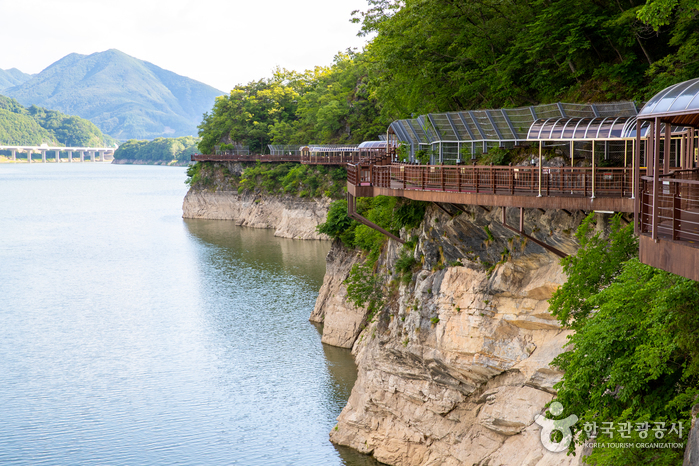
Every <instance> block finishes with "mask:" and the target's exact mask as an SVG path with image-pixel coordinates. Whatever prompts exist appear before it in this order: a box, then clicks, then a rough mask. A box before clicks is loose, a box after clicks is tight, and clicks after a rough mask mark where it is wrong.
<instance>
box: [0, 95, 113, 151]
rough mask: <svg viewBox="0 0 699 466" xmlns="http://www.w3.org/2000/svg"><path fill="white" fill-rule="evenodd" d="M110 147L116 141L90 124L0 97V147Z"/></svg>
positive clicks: (79, 119)
mask: <svg viewBox="0 0 699 466" xmlns="http://www.w3.org/2000/svg"><path fill="white" fill-rule="evenodd" d="M43 143H46V144H49V145H52V146H64V145H67V146H80V147H111V146H113V145H115V143H116V141H115V140H114V139H113V138H111V137H109V136H105V135H104V134H102V132H101V131H100V130H99V128H97V126H95V125H94V124H93V123H92V122H90V121H88V120H84V119H82V118H80V117H77V116H71V115H64V114H63V113H61V112H57V111H55V110H46V109H45V108H41V107H37V106H34V105H32V106H31V107H29V108H24V107H23V106H22V105H20V104H19V102H17V101H16V100H14V99H11V98H9V97H5V96H3V95H0V144H3V145H39V144H43Z"/></svg>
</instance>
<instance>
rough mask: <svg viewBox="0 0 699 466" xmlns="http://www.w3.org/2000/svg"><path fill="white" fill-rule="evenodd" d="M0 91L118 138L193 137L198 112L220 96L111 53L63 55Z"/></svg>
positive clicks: (201, 85)
mask: <svg viewBox="0 0 699 466" xmlns="http://www.w3.org/2000/svg"><path fill="white" fill-rule="evenodd" d="M3 93H4V94H5V95H8V96H9V97H12V98H15V99H16V100H17V101H18V102H20V103H21V104H22V105H26V106H29V105H37V106H41V107H46V108H51V109H55V110H59V111H61V112H65V113H69V114H74V115H78V116H80V117H82V118H86V119H88V120H90V121H92V122H93V123H95V124H96V125H97V126H98V127H99V128H100V129H101V130H102V131H103V132H104V133H106V134H109V135H110V136H112V137H115V138H117V139H121V140H126V139H152V138H156V137H179V136H188V135H196V134H197V126H198V125H199V123H200V122H201V120H202V115H203V114H204V112H207V111H209V110H210V109H211V108H212V107H213V104H214V100H215V97H216V96H218V95H223V94H224V92H222V91H219V90H218V89H215V88H213V87H211V86H209V85H207V84H204V83H201V82H199V81H196V80H193V79H190V78H187V77H185V76H181V75H178V74H176V73H174V72H172V71H169V70H165V69H163V68H161V67H159V66H157V65H155V64H153V63H150V62H146V61H143V60H139V59H137V58H135V57H132V56H130V55H127V54H125V53H123V52H121V51H119V50H116V49H110V50H107V51H105V52H96V53H93V54H90V55H81V54H77V53H71V54H68V55H66V56H65V57H63V58H61V59H59V60H57V61H56V62H54V63H52V64H51V65H49V66H48V67H46V68H45V69H44V70H42V71H41V72H40V73H38V74H36V75H33V76H31V78H30V79H28V80H26V81H24V82H22V83H21V84H18V85H15V86H13V87H10V88H7V89H5V90H4V91H3Z"/></svg>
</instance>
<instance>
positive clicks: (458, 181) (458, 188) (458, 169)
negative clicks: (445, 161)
mask: <svg viewBox="0 0 699 466" xmlns="http://www.w3.org/2000/svg"><path fill="white" fill-rule="evenodd" d="M456 192H457V193H460V192H461V167H460V166H458V165H457V166H456Z"/></svg>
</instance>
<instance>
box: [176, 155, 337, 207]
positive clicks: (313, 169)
mask: <svg viewBox="0 0 699 466" xmlns="http://www.w3.org/2000/svg"><path fill="white" fill-rule="evenodd" d="M195 166H201V167H200V168H197V170H200V171H198V172H197V173H199V176H198V177H197V178H196V179H195V181H191V180H190V181H189V183H188V184H190V186H196V185H197V183H200V184H202V186H207V187H210V186H212V185H214V182H215V179H218V182H219V183H222V184H221V187H222V188H224V189H236V190H237V191H238V193H244V192H245V191H258V190H260V191H263V192H267V193H269V194H290V195H298V196H300V197H320V196H323V195H327V196H329V197H331V198H335V199H337V198H340V197H342V196H343V194H344V190H345V186H346V182H345V180H344V179H339V180H338V178H339V177H338V174H339V175H342V174H344V173H346V172H344V169H333V170H328V169H327V168H325V167H322V166H311V165H302V164H297V163H260V162H257V163H251V164H244V166H245V168H244V169H243V173H242V175H236V174H231V173H229V172H228V170H227V169H226V168H225V167H224V166H223V165H221V164H214V163H209V162H205V163H202V162H197V163H196V164H195ZM190 170H194V169H190ZM193 173H194V172H193Z"/></svg>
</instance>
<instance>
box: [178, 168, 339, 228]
mask: <svg viewBox="0 0 699 466" xmlns="http://www.w3.org/2000/svg"><path fill="white" fill-rule="evenodd" d="M214 166H215V167H216V169H215V170H214V171H212V172H209V173H207V177H208V180H207V181H208V183H207V184H206V185H203V186H202V185H196V186H193V187H191V188H190V189H189V191H188V192H187V194H186V195H185V198H184V202H183V203H182V217H183V218H201V219H207V220H231V221H233V222H235V224H236V225H242V226H247V227H252V228H272V229H274V235H275V236H279V237H282V238H293V239H322V240H329V239H330V238H329V237H328V236H326V235H321V234H319V233H318V232H316V227H317V226H318V225H319V224H321V223H323V222H325V219H326V218H327V216H328V209H329V208H330V203H331V202H332V200H331V199H329V198H327V197H323V198H301V197H298V196H294V195H285V194H268V193H265V192H259V191H257V192H250V191H245V192H242V193H240V194H239V193H238V190H237V187H236V186H235V184H234V183H232V179H231V176H232V175H233V176H240V175H241V174H242V173H243V169H244V167H243V165H242V164H240V163H217V164H215V165H214ZM222 167H224V168H225V170H222V169H220V168H222Z"/></svg>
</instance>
